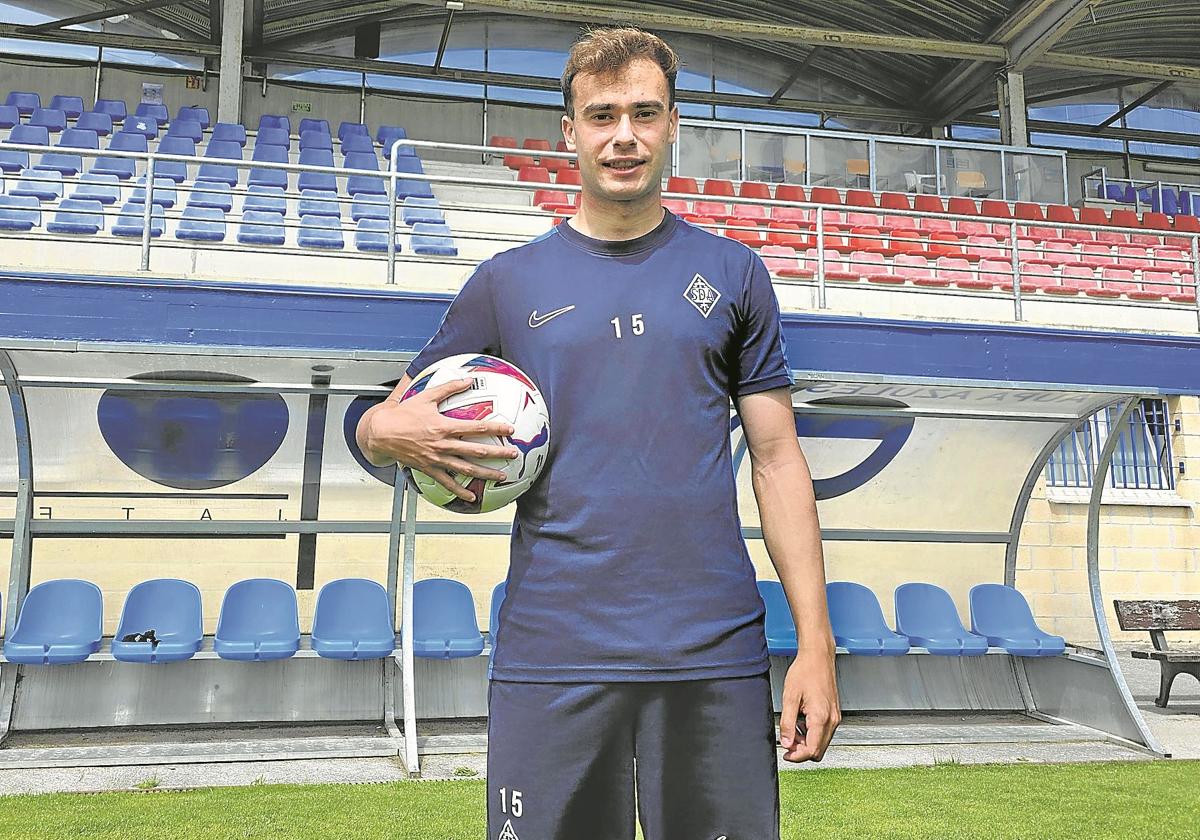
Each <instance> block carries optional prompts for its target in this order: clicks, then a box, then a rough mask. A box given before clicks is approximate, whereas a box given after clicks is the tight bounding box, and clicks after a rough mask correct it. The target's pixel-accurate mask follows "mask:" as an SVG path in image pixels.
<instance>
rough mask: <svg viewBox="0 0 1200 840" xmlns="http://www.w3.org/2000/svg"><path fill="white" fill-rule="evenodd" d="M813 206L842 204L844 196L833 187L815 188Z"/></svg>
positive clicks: (813, 189) (813, 190)
mask: <svg viewBox="0 0 1200 840" xmlns="http://www.w3.org/2000/svg"><path fill="white" fill-rule="evenodd" d="M811 195H812V202H813V204H841V203H842V196H841V193H839V192H838V191H837V190H836V189H834V188H833V187H813V188H812V193H811Z"/></svg>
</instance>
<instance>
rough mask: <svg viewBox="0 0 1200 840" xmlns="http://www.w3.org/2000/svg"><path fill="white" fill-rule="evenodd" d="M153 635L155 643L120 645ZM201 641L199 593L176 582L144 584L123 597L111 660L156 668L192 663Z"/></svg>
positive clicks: (152, 581)
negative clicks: (127, 639)
mask: <svg viewBox="0 0 1200 840" xmlns="http://www.w3.org/2000/svg"><path fill="white" fill-rule="evenodd" d="M149 630H153V631H154V638H155V640H156V642H149V641H145V642H135V641H129V642H125V641H122V639H124V638H125V637H127V636H132V635H134V634H142V635H144V634H145V633H146V632H147V631H149ZM203 640H204V625H203V611H202V609H201V604H200V590H199V589H197V588H196V585H195V584H194V583H191V582H189V581H186V580H177V579H175V578H158V579H155V580H144V581H142V582H141V583H139V584H138V585H137V586H135V587H133V589H131V590H129V594H128V595H127V596H126V597H125V606H124V607H123V608H122V609H121V620H120V621H119V622H118V623H117V632H116V633H115V634H114V635H113V642H112V654H113V658H114V659H117V660H119V661H121V662H140V663H143V664H147V665H155V664H158V663H160V662H180V661H182V660H185V659H191V658H192V657H193V656H194V655H195V654H196V653H197V652H198V651H199V650H200V644H201V642H202V641H203Z"/></svg>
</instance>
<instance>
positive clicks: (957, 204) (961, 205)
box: [946, 195, 979, 216]
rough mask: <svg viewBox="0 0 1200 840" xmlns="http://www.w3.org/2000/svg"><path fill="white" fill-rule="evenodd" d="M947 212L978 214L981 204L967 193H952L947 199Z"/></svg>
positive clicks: (963, 214)
mask: <svg viewBox="0 0 1200 840" xmlns="http://www.w3.org/2000/svg"><path fill="white" fill-rule="evenodd" d="M946 212H948V213H955V214H957V215H960V216H978V215H979V205H978V204H976V203H975V199H973V198H968V197H967V196H965V195H952V196H950V197H949V198H948V199H947V200H946Z"/></svg>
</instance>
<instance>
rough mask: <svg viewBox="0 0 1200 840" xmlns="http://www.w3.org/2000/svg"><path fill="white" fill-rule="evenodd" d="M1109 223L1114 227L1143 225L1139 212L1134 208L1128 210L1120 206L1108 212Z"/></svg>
mask: <svg viewBox="0 0 1200 840" xmlns="http://www.w3.org/2000/svg"><path fill="white" fill-rule="evenodd" d="M1108 223H1109V224H1110V225H1112V226H1113V227H1124V228H1136V227H1141V226H1142V222H1141V220H1140V219H1139V218H1138V214H1137V213H1135V212H1133V211H1132V210H1126V209H1125V208H1123V207H1118V208H1116V209H1115V210H1113V211H1112V212H1111V213H1109V214H1108Z"/></svg>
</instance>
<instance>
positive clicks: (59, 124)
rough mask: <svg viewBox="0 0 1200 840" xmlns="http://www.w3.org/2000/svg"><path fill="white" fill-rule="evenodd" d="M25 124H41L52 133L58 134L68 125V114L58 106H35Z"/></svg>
mask: <svg viewBox="0 0 1200 840" xmlns="http://www.w3.org/2000/svg"><path fill="white" fill-rule="evenodd" d="M25 124H26V125H40V126H43V127H44V128H45V129H46V130H47V131H49V132H50V133H51V134H57V133H58V132H60V131H62V130H63V129H64V128H66V127H67V115H66V114H65V113H64V112H62V111H60V110H58V109H57V108H35V109H34V111H33V113H32V114H30V115H29V120H28V121H27V122H26V123H25Z"/></svg>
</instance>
